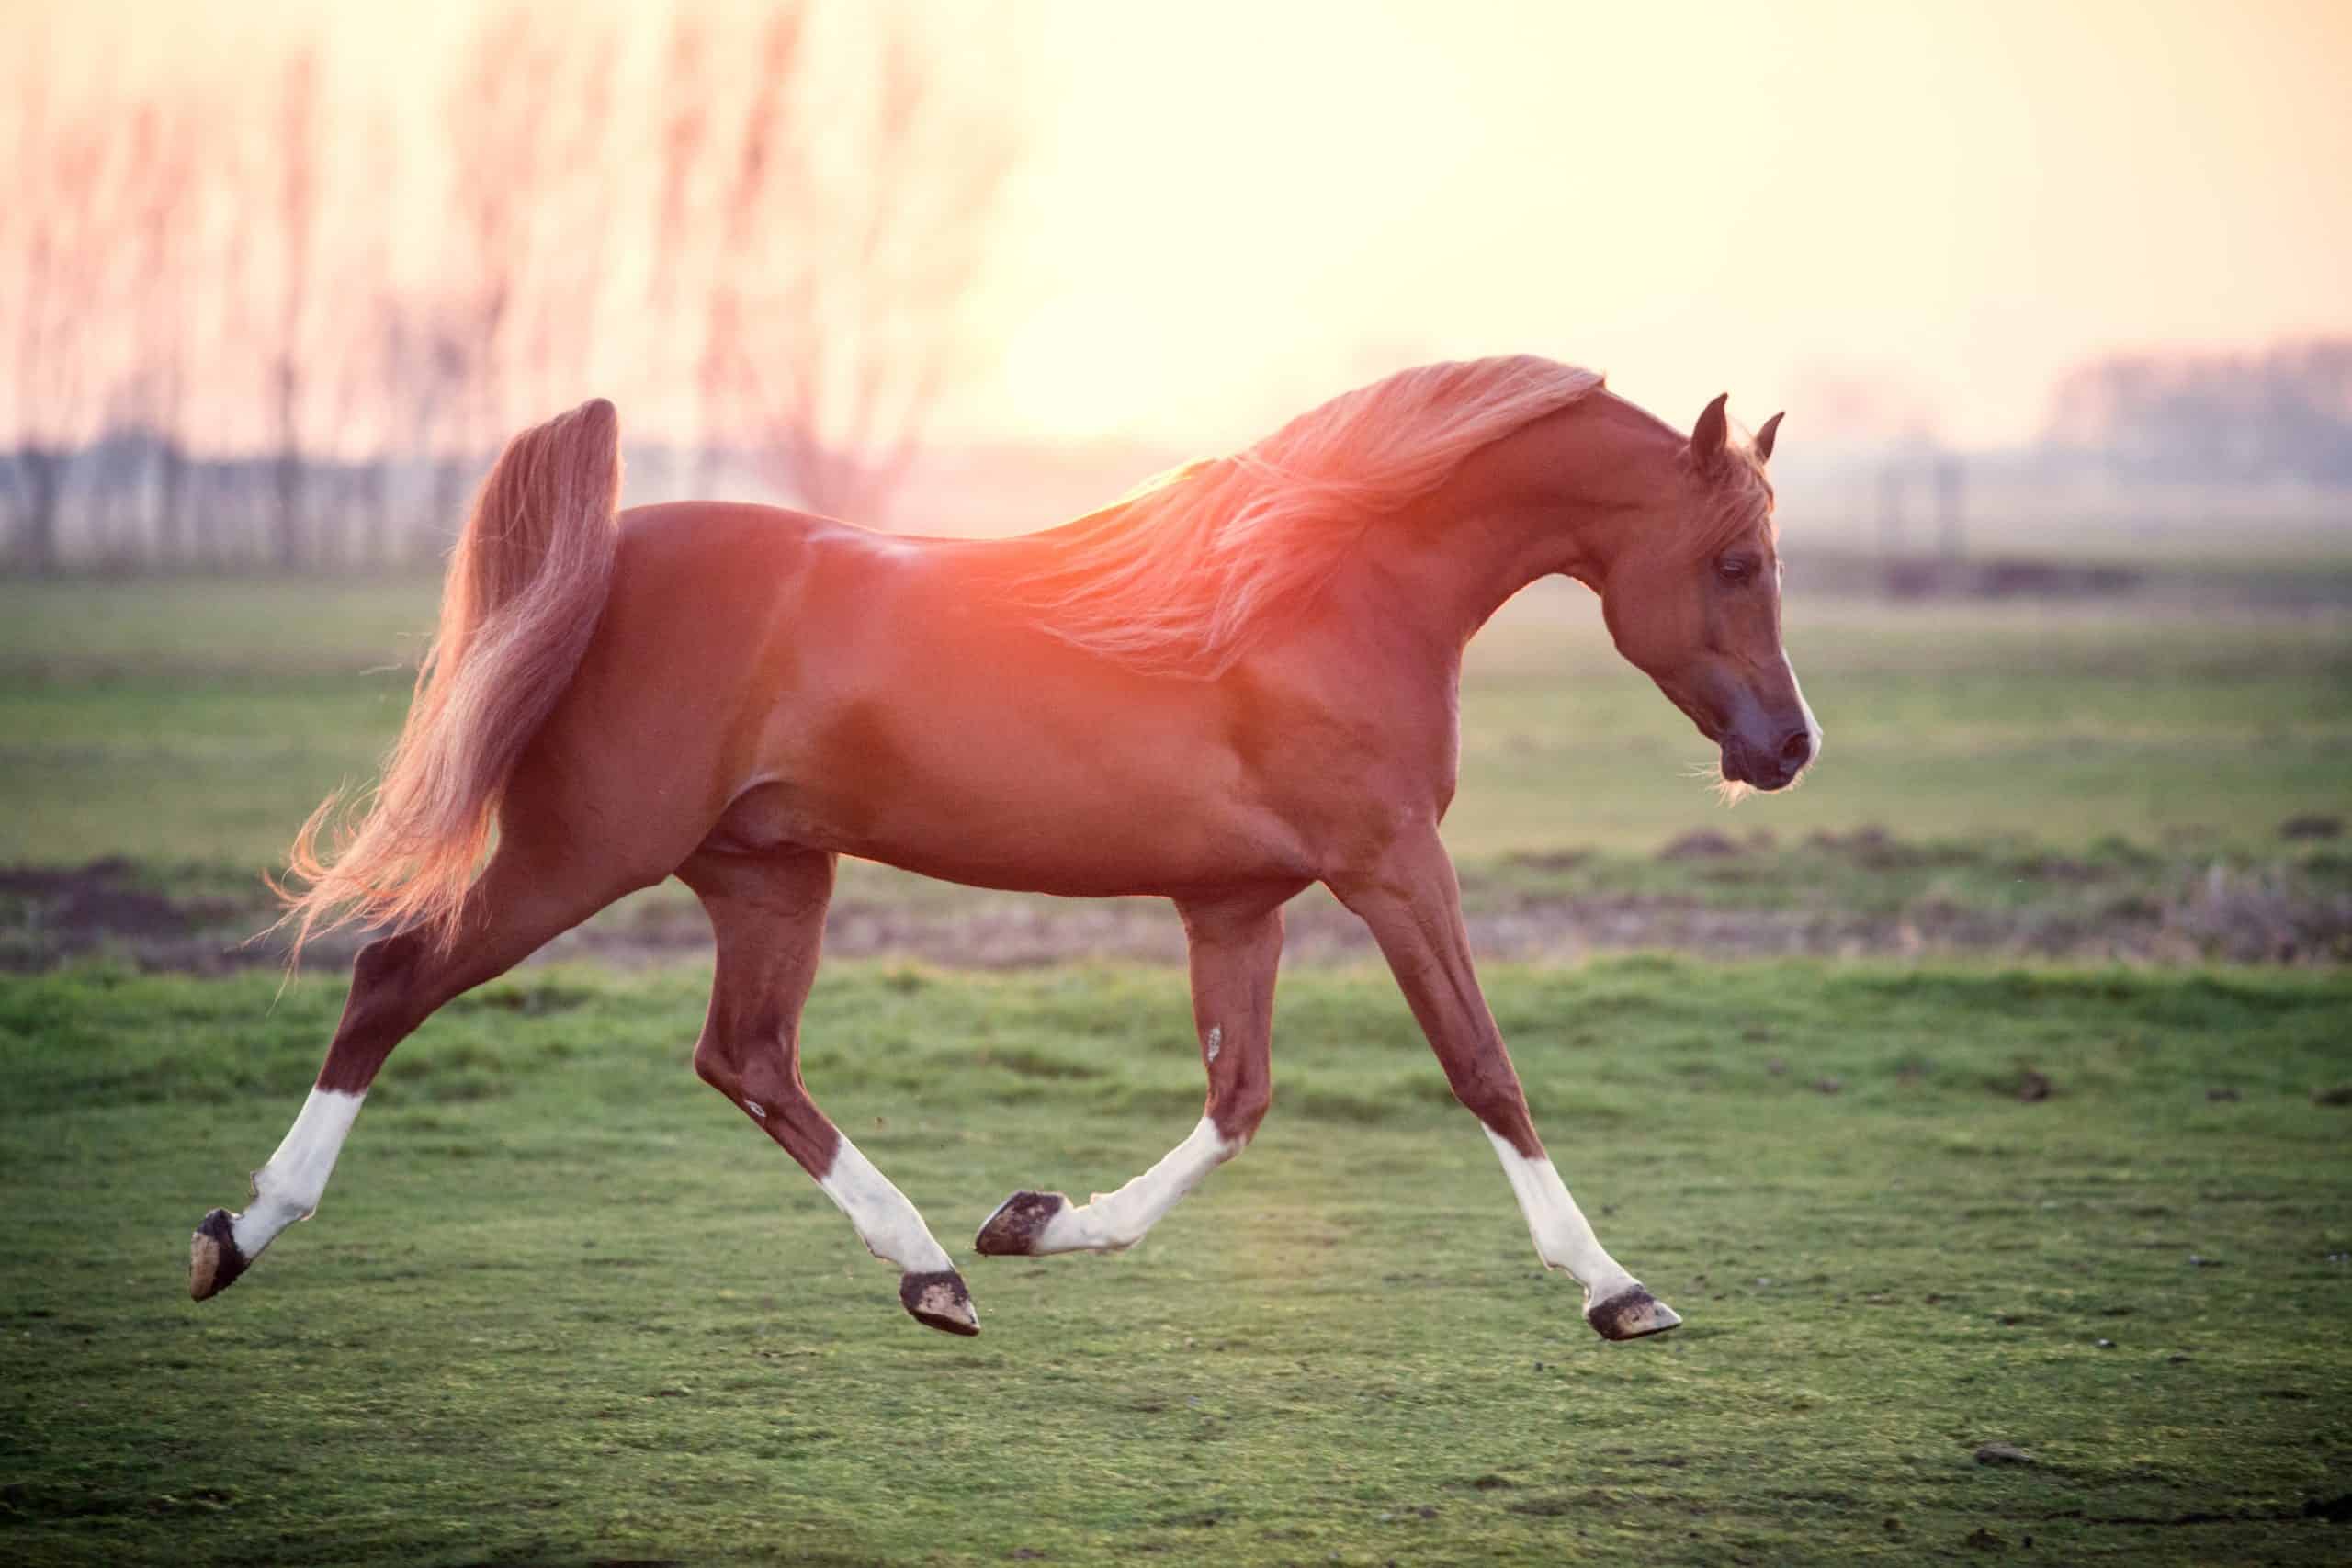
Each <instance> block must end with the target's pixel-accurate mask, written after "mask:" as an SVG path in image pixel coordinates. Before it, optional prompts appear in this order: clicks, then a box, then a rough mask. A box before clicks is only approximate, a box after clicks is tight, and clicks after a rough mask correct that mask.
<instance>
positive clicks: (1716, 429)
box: [1691, 392, 1731, 473]
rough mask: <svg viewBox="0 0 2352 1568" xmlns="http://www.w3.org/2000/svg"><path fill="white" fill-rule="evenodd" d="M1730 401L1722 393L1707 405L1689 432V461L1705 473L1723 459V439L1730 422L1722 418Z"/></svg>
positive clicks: (1728, 395) (1728, 394)
mask: <svg viewBox="0 0 2352 1568" xmlns="http://www.w3.org/2000/svg"><path fill="white" fill-rule="evenodd" d="M1729 401H1731V394H1730V393H1729V392H1724V393H1723V394H1722V395H1721V396H1719V397H1717V398H1716V399H1715V400H1714V401H1713V402H1712V403H1709V404H1708V405H1707V408H1706V412H1703V413H1702V414H1701V415H1700V416H1699V423H1697V424H1696V425H1695V426H1693V427H1692V429H1691V462H1693V463H1695V464H1697V465H1698V467H1699V471H1700V472H1702V473H1705V472H1707V471H1709V470H1711V469H1713V468H1714V466H1715V465H1716V464H1717V463H1720V462H1722V461H1723V459H1724V436H1725V435H1726V434H1728V433H1729V430H1730V422H1729V421H1727V420H1725V419H1724V404H1725V403H1727V402H1729Z"/></svg>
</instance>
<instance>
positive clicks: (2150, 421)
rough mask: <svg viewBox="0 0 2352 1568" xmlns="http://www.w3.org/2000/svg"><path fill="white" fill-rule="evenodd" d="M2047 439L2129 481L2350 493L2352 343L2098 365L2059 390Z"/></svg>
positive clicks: (2301, 343) (2145, 356)
mask: <svg viewBox="0 0 2352 1568" xmlns="http://www.w3.org/2000/svg"><path fill="white" fill-rule="evenodd" d="M2044 437H2045V439H2046V440H2047V441H2049V442H2050V443H2051V444H2052V445H2054V446H2070V447H2075V448H2078V449H2085V450H2090V451H2096V452H2098V453H2101V454H2102V455H2104V456H2105V457H2106V458H2107V459H2108V461H2109V463H2110V464H2112V465H2113V466H2114V467H2115V468H2117V469H2118V470H2119V471H2120V472H2123V473H2126V474H2129V475H2131V476H2133V477H2137V478H2146V479H2202V480H2238V481H2247V480H2254V481H2260V480H2269V479H2298V480H2302V481H2305V482H2309V483H2313V484H2325V485H2342V484H2352V338H2309V339H2302V340H2298V341H2294V342H2289V343H2282V344H2278V345H2276V346H2274V347H2272V348H2270V349H2268V350H2267V351H2265V352H2263V353H2260V354H2254V355H2222V354H2165V353H2142V354H2126V355H2110V356H2109V357H2107V358H2104V359H2099V360H2095V361H2093V362H2092V363H2090V364H2087V365H2085V366H2081V367H2078V368H2076V369H2075V370H2073V371H2071V372H2069V373H2068V374H2067V375H2066V377H2065V378H2064V379H2063V380H2061V381H2060V383H2059V385H2058V389H2057V393H2056V396H2055V398H2054V400H2053V401H2052V408H2051V414H2050V419H2049V422H2048V424H2047V425H2046V427H2045V431H2044Z"/></svg>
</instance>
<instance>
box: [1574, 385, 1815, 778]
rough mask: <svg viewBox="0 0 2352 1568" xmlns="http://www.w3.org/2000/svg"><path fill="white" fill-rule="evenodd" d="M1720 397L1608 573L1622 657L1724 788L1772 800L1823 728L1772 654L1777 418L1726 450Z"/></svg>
mask: <svg viewBox="0 0 2352 1568" xmlns="http://www.w3.org/2000/svg"><path fill="white" fill-rule="evenodd" d="M1780 423H1781V416H1780V415H1779V414H1774V415H1773V416H1772V417H1771V418H1770V419H1769V420H1767V421H1765V423H1764V427H1763V428H1762V429H1761V430H1759V431H1758V432H1757V433H1756V437H1755V439H1754V441H1753V442H1752V443H1750V444H1748V445H1747V446H1744V447H1743V446H1735V445H1734V444H1733V443H1732V442H1731V440H1730V438H1729V429H1728V425H1727V423H1726V422H1725V420H1724V399H1723V398H1717V399H1716V400H1714V401H1713V402H1712V403H1709V404H1708V405H1707V409H1706V412H1704V413H1702V414H1701V415H1700V416H1699V423H1698V425H1697V427H1696V428H1695V429H1694V430H1692V432H1691V440H1690V444H1689V445H1688V446H1683V447H1681V448H1680V449H1679V451H1678V452H1677V453H1676V454H1675V457H1674V460H1673V463H1672V465H1671V474H1670V477H1669V479H1668V482H1667V484H1666V485H1665V487H1664V488H1663V491H1662V492H1661V493H1660V495H1659V498H1658V499H1657V501H1656V502H1652V503H1651V507H1649V508H1645V510H1652V509H1656V510H1659V511H1662V512H1663V513H1665V515H1662V516H1653V517H1652V518H1650V519H1649V521H1648V525H1646V526H1643V527H1639V528H1635V529H1632V530H1629V531H1628V532H1627V534H1626V535H1625V536H1624V539H1625V542H1624V544H1623V547H1621V548H1620V549H1619V550H1618V551H1617V552H1616V555H1615V558H1614V559H1612V560H1611V561H1610V562H1609V565H1608V570H1607V573H1606V576H1605V578H1604V580H1603V581H1600V582H1599V583H1597V584H1596V586H1597V587H1599V588H1600V596H1601V606H1602V611H1603V614H1604V615H1606V616H1607V618H1608V622H1609V633H1610V635H1611V637H1614V638H1615V639H1616V641H1617V649H1618V651H1619V652H1621V653H1623V655H1624V656H1625V657H1626V659H1628V660H1631V661H1632V662H1633V663H1634V665H1635V666H1636V667H1637V668H1639V669H1640V670H1642V671H1644V672H1645V673H1646V674H1647V675H1648V676H1649V677H1650V679H1652V680H1653V681H1656V682H1657V685H1658V690H1660V691H1662V692H1664V693H1665V694H1667V696H1668V698H1669V699H1671V700H1672V702H1673V703H1674V705H1675V706H1677V707H1679V708H1680V709H1681V710H1682V711H1683V712H1684V713H1686V714H1688V715H1690V716H1691V722H1692V723H1693V724H1696V725H1697V726H1698V727H1699V730H1700V733H1701V734H1702V735H1704V736H1706V738H1707V739H1710V740H1712V741H1713V742H1715V743H1716V745H1718V746H1719V747H1721V748H1722V749H1723V776H1724V780H1725V781H1726V782H1727V783H1728V784H1732V785H1753V786H1754V787H1755V788H1757V789H1765V790H1772V789H1781V788H1784V787H1786V786H1787V785H1788V784H1792V783H1793V782H1794V781H1795V779H1796V777H1797V775H1798V774H1799V773H1803V772H1804V769H1805V767H1806V765H1807V764H1808V763H1810V762H1811V761H1813V760H1814V759H1815V757H1817V756H1819V755H1820V754H1821V726H1820V725H1818V724H1816V723H1815V722H1814V717H1813V710H1812V709H1811V708H1809V707H1807V706H1806V705H1805V701H1804V694H1803V693H1802V692H1800V691H1799V690H1798V689H1797V677H1796V671H1794V670H1792V669H1791V668H1790V666H1789V660H1788V655H1787V654H1786V653H1785V652H1784V651H1783V650H1782V649H1781V560H1780V556H1779V554H1778V552H1777V551H1776V550H1775V549H1774V547H1773V545H1774V529H1773V526H1772V487H1771V485H1770V482H1769V481H1768V480H1767V479H1766V478H1765V475H1764V464H1765V462H1766V460H1767V459H1769V458H1770V457H1771V456H1772V438H1773V436H1774V434H1776V433H1777V431H1778V429H1779V427H1780Z"/></svg>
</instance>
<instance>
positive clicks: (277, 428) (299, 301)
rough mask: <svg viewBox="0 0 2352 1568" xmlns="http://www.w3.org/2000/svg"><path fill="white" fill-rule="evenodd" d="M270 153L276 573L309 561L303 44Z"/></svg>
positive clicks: (315, 66) (309, 156)
mask: <svg viewBox="0 0 2352 1568" xmlns="http://www.w3.org/2000/svg"><path fill="white" fill-rule="evenodd" d="M271 130H272V134H271V136H270V137H269V139H268V141H267V143H266V146H267V149H268V159H269V166H268V173H269V175H270V176H271V178H270V181H269V189H270V192H271V195H272V197H273V198H274V200H275V202H276V204H277V205H276V209H275V211H274V212H273V213H272V215H271V216H272V218H273V219H274V220H275V222H276V224H277V233H276V239H277V271H276V275H275V277H274V279H273V282H274V283H275V286H276V291H277V292H276V304H277V310H275V311H274V312H273V313H272V315H271V317H270V321H269V324H270V327H271V329H272V342H271V344H270V402H271V410H272V426H273V430H274V434H275V437H276V443H277V445H276V447H275V450H274V452H273V455H272V460H271V465H270V474H271V492H272V496H273V499H274V500H275V502H276V503H277V504H276V512H275V513H274V515H273V520H272V525H271V529H270V560H271V563H272V564H273V565H275V566H276V567H277V569H278V570H280V571H292V570H297V569H299V568H300V567H302V566H303V565H305V564H307V563H308V562H309V559H310V558H311V555H312V553H313V551H314V544H313V541H312V540H311V538H309V537H308V536H307V534H308V532H309V530H307V529H306V526H305V522H306V520H305V518H304V516H303V511H302V506H303V497H302V468H303V460H304V454H303V449H302V439H303V428H302V424H303V421H302V415H303V413H304V412H305V398H306V390H307V388H306V382H307V378H308V377H309V375H310V372H311V353H312V348H311V344H310V343H309V341H308V334H307V333H306V331H305V329H306V327H307V326H308V324H309V305H310V300H311V279H312V267H313V264H314V262H315V260H316V244H317V241H316V234H317V228H318V217H319V164H320V161H321V156H322V150H321V141H320V134H319V130H320V128H319V58H318V53H317V51H316V50H315V49H314V48H312V47H311V46H309V45H305V46H303V47H301V48H299V49H297V50H296V51H294V52H293V53H292V54H291V55H289V56H288V58H287V61H286V64H285V68H284V70H283V72H282V73H281V74H280V76H279V80H278V93H277V104H276V105H275V106H274V123H273V125H272V128H271Z"/></svg>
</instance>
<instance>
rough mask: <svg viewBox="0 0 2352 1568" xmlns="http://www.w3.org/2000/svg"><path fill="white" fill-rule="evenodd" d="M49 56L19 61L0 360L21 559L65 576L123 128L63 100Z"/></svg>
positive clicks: (99, 361) (3, 222) (2, 256)
mask: <svg viewBox="0 0 2352 1568" xmlns="http://www.w3.org/2000/svg"><path fill="white" fill-rule="evenodd" d="M51 63H52V62H51V61H50V60H49V59H48V57H47V53H46V51H43V50H41V49H39V48H27V49H25V50H23V51H20V52H18V53H17V55H16V58H15V70H14V71H13V72H11V73H10V75H11V77H12V78H13V80H11V81H10V83H9V91H8V95H7V96H9V98H10V99H11V100H12V101H13V104H14V107H15V108H16V114H15V116H14V117H13V124H12V125H11V127H10V130H11V140H12V141H13V143H14V145H13V147H12V149H11V151H12V153H13V157H12V159H11V166H12V167H13V168H14V170H15V175H14V177H13V178H12V180H11V181H10V185H11V187H12V188H11V189H10V191H9V199H8V200H6V201H5V202H0V268H5V271H0V345H5V347H4V348H0V352H5V353H6V355H8V360H9V374H8V382H7V391H8V394H9V407H8V423H7V429H8V431H9V433H10V434H11V435H12V436H13V437H14V440H13V443H12V446H13V447H14V451H13V454H12V456H13V457H14V459H15V461H14V472H15V476H16V489H17V497H16V502H17V529H16V536H17V538H16V547H15V551H14V553H15V555H16V557H17V559H18V561H19V562H21V563H22V564H23V565H24V566H25V567H26V568H28V570H34V571H51V570H56V568H57V565H58V563H59V559H60V550H59V526H58V525H59V519H60V515H61V510H62V502H63V500H64V493H65V482H66V479H67V476H68V474H69V472H70V471H71V468H72V465H73V461H74V453H75V451H76V449H77V448H79V447H80V446H81V445H82V444H83V443H84V442H85V441H87V440H88V439H89V438H90V436H91V434H92V426H93V424H94V423H95V422H96V413H97V409H98V398H99V389H100V387H101V384H102V379H103V376H104V371H105V367H106V355H107V347H108V344H109V335H110V334H109V332H108V322H107V305H108V299H107V293H108V288H107V278H108V275H109V271H110V267H109V261H110V258H111V253H110V251H109V250H108V247H107V243H106V240H107V228H108V219H109V218H110V217H111V216H112V212H111V211H110V208H111V203H110V201H109V197H110V196H111V195H112V193H113V191H114V189H115V186H114V183H113V182H112V180H111V179H110V178H109V175H110V174H111V170H110V168H109V164H111V163H112V162H113V161H114V160H115V158H116V156H117V154H118V153H119V147H118V146H116V145H115V143H116V141H118V138H117V137H116V135H115V131H116V130H117V128H118V126H119V120H118V119H117V118H116V117H114V116H111V115H109V114H107V113H105V112H103V110H102V108H101V107H98V106H96V105H91V104H67V103H62V102H61V101H59V99H58V98H57V97H56V96H55V95H54V91H53V85H52V84H53V82H54V80H55V77H54V73H53V72H52V70H51Z"/></svg>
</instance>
